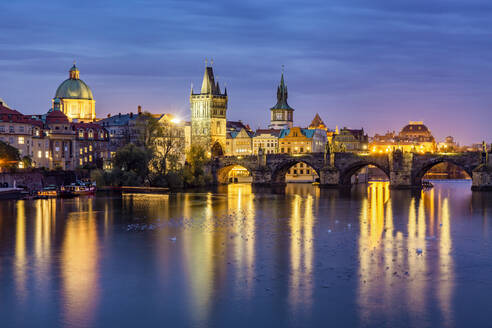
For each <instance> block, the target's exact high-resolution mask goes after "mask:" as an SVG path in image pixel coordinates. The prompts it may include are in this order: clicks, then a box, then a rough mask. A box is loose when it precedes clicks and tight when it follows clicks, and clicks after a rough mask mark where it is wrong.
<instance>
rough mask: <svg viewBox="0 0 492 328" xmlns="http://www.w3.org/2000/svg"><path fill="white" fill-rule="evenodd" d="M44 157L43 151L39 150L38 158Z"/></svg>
mask: <svg viewBox="0 0 492 328" xmlns="http://www.w3.org/2000/svg"><path fill="white" fill-rule="evenodd" d="M41 157H43V152H42V151H41V150H38V158H41Z"/></svg>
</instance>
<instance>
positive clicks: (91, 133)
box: [89, 130, 94, 139]
mask: <svg viewBox="0 0 492 328" xmlns="http://www.w3.org/2000/svg"><path fill="white" fill-rule="evenodd" d="M92 138H94V131H92V130H89V139H92Z"/></svg>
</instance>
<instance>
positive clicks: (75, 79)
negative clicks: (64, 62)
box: [54, 64, 94, 100]
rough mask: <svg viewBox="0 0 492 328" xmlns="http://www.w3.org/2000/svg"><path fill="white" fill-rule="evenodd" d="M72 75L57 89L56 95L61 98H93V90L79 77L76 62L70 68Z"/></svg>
mask: <svg viewBox="0 0 492 328" xmlns="http://www.w3.org/2000/svg"><path fill="white" fill-rule="evenodd" d="M69 72H70V76H69V78H68V79H66V80H65V81H63V82H62V84H60V86H59V87H58V89H56V93H55V97H54V98H60V99H88V100H93V99H94V97H93V96H92V91H91V89H90V88H89V86H88V85H87V84H85V82H84V81H82V80H81V79H80V78H79V70H78V69H77V67H76V66H75V64H74V65H73V66H72V68H71V69H70V71H69Z"/></svg>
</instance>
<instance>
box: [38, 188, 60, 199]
mask: <svg viewBox="0 0 492 328" xmlns="http://www.w3.org/2000/svg"><path fill="white" fill-rule="evenodd" d="M59 193H60V192H59V190H58V188H57V187H56V186H47V187H44V188H43V189H41V190H39V191H38V192H37V198H56V197H58V195H59Z"/></svg>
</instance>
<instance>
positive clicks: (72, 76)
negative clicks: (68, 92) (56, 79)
mask: <svg viewBox="0 0 492 328" xmlns="http://www.w3.org/2000/svg"><path fill="white" fill-rule="evenodd" d="M68 72H69V75H68V76H69V78H70V79H72V80H78V79H79V76H80V75H79V74H80V71H79V69H78V68H77V66H75V60H74V61H73V66H72V68H71V69H70V71H68Z"/></svg>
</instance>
